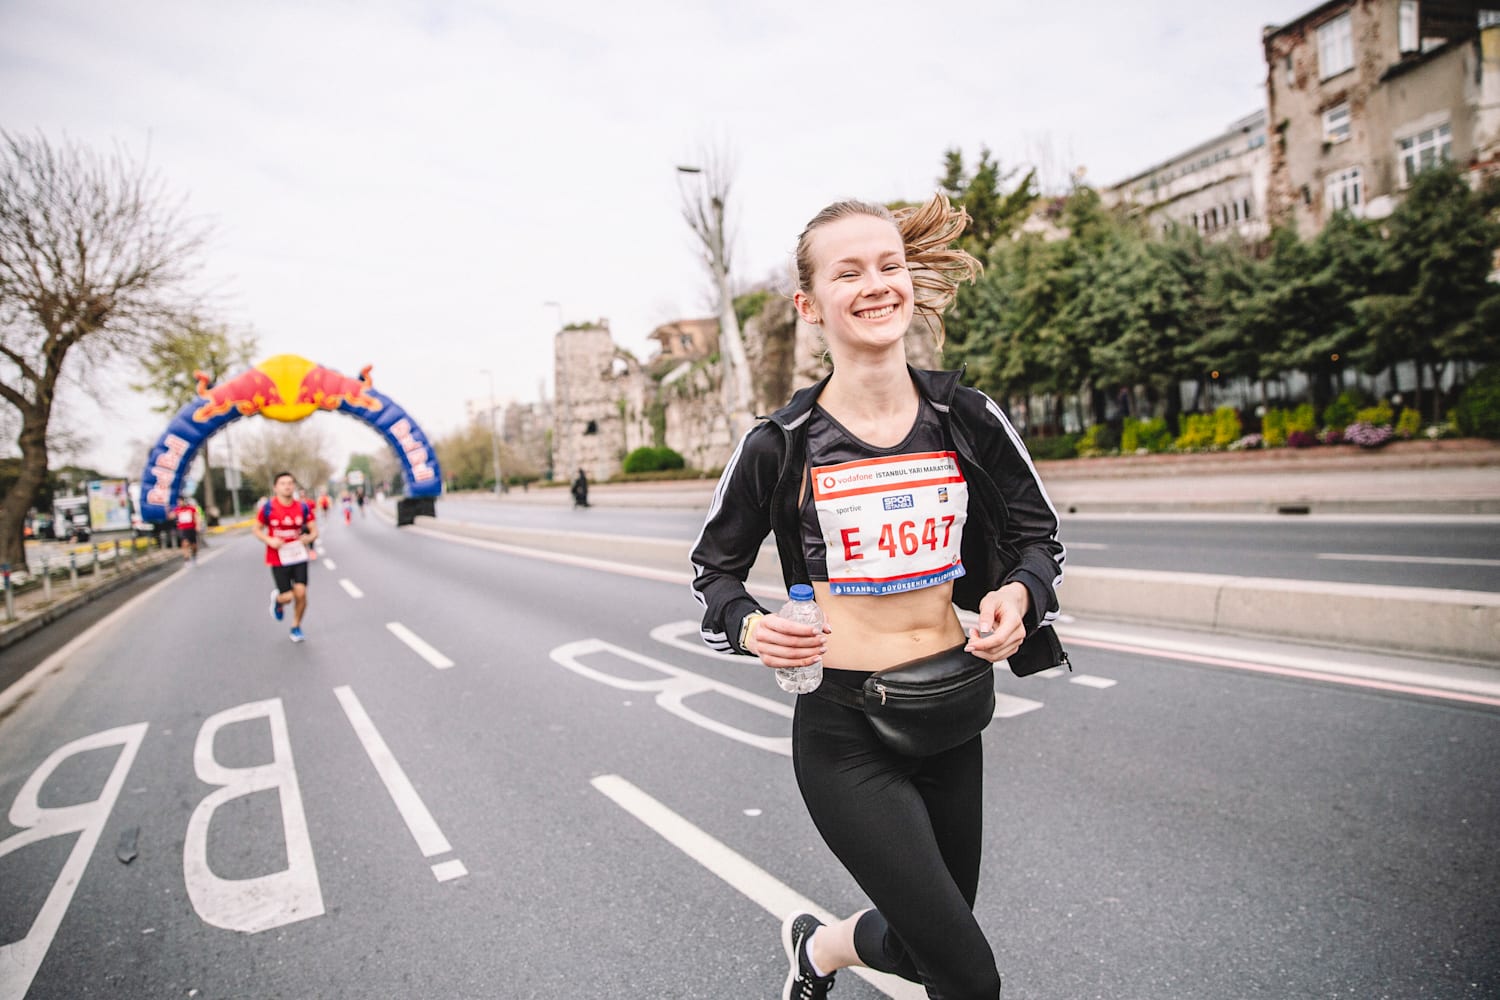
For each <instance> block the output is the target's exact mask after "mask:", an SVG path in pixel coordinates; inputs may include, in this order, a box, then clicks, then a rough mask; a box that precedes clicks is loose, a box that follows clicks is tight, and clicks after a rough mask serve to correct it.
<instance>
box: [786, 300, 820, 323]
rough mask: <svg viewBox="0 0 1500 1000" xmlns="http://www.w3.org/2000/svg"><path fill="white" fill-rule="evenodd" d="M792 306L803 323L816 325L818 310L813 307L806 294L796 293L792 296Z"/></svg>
mask: <svg viewBox="0 0 1500 1000" xmlns="http://www.w3.org/2000/svg"><path fill="white" fill-rule="evenodd" d="M792 305H794V306H796V307H797V315H798V316H801V317H802V319H803V321H804V322H807V323H811V324H812V325H813V326H817V325H818V322H819V320H818V309H817V307H816V306H814V305H813V300H812V298H811V297H810V296H809V295H808V294H807V293H806V292H798V293H797V294H796V295H793V296H792Z"/></svg>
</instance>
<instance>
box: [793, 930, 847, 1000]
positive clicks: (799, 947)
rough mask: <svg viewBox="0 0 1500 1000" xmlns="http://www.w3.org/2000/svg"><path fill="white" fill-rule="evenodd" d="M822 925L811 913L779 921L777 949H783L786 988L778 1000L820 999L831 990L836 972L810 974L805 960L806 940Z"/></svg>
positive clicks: (810, 966)
mask: <svg viewBox="0 0 1500 1000" xmlns="http://www.w3.org/2000/svg"><path fill="white" fill-rule="evenodd" d="M822 926H823V921H821V920H819V919H818V918H817V917H815V916H813V915H812V914H811V913H792V914H789V915H788V916H787V918H786V919H785V920H783V921H782V922H781V946H782V947H783V948H784V949H786V960H787V962H788V964H789V966H790V968H788V970H787V974H786V985H785V986H783V987H782V988H781V1000H823V998H824V997H826V996H827V995H828V991H829V990H831V989H833V977H834V975H836V973H832V972H830V973H829V974H828V975H826V976H817V975H814V974H813V970H812V965H811V963H810V962H809V961H808V959H807V939H808V938H810V937H812V933H813V931H815V930H817V929H818V928H819V927H822Z"/></svg>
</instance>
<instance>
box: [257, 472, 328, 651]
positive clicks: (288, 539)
mask: <svg viewBox="0 0 1500 1000" xmlns="http://www.w3.org/2000/svg"><path fill="white" fill-rule="evenodd" d="M272 489H273V496H272V497H271V499H269V500H267V501H266V502H265V503H264V504H262V505H261V507H260V510H259V511H258V512H257V514H256V517H255V537H256V538H259V539H260V540H261V541H262V542H264V543H265V545H266V565H267V566H269V567H271V576H272V577H273V578H274V579H275V580H276V589H275V590H273V591H271V617H272V618H275V619H276V620H277V621H281V620H283V618H284V617H285V615H286V606H287V605H288V604H292V605H293V608H292V631H291V638H292V641H293V642H302V641H303V640H304V639H306V638H307V637H306V636H305V635H303V634H302V616H303V615H304V614H306V612H307V561H308V560H309V559H311V558H313V557H314V556H313V543H314V542H316V541H317V540H318V524H317V519H316V518H315V517H314V516H313V510H312V505H311V504H309V503H308V502H307V501H306V500H298V499H296V494H297V479H296V477H295V476H293V475H292V474H291V473H290V472H278V473H277V474H276V480H275V485H274V486H273V488H272ZM294 602H295V603H294Z"/></svg>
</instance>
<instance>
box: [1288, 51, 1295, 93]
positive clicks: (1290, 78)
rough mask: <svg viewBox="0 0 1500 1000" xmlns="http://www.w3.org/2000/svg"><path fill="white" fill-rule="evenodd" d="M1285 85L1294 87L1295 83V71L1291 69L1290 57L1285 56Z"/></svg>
mask: <svg viewBox="0 0 1500 1000" xmlns="http://www.w3.org/2000/svg"><path fill="white" fill-rule="evenodd" d="M1286 85H1287V86H1288V87H1294V86H1296V85H1297V73H1296V71H1295V70H1293V69H1292V57H1291V56H1290V55H1289V56H1287V57H1286Z"/></svg>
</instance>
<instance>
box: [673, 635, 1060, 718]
mask: <svg viewBox="0 0 1500 1000" xmlns="http://www.w3.org/2000/svg"><path fill="white" fill-rule="evenodd" d="M685 636H691V638H685ZM651 638H653V639H655V640H656V641H657V642H660V643H663V644H665V645H668V646H671V647H672V648H673V649H683V650H687V651H688V652H689V653H698V654H700V655H702V656H708V657H712V658H713V659H716V660H727V661H729V662H730V663H743V662H745V661H746V659H747V657H744V656H736V655H734V654H733V653H720V652H719V651H718V650H714V649H709V648H708V647H707V646H705V645H703V640H702V639H700V638H699V637H698V623H697V622H695V621H690V620H684V621H680V622H668V623H667V624H665V625H658V626H656V628H654V629H652V630H651ZM1061 673H1063V671H1062V670H1061V669H1055V670H1051V671H1045V672H1044V673H1043V674H1042V676H1047V675H1048V674H1051V675H1052V676H1054V677H1055V676H1057V675H1059V674H1061ZM1041 707H1042V703H1041V702H1039V701H1032V700H1031V699H1030V698H1019V697H1016V696H1015V695H1009V694H1001V693H1000V692H998V691H997V692H995V716H994V717H995V718H997V719H1013V718H1015V717H1016V716H1018V715H1025V714H1026V713H1027V712H1035V711H1036V710H1037V709H1039V708H1041Z"/></svg>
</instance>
